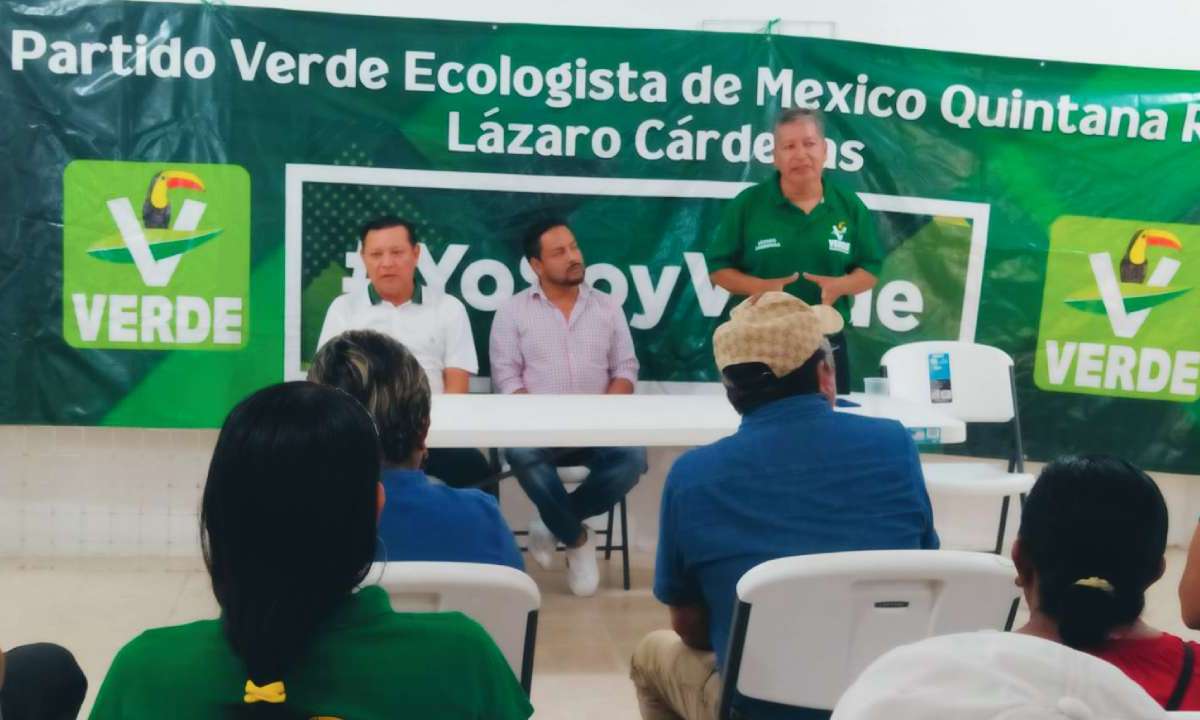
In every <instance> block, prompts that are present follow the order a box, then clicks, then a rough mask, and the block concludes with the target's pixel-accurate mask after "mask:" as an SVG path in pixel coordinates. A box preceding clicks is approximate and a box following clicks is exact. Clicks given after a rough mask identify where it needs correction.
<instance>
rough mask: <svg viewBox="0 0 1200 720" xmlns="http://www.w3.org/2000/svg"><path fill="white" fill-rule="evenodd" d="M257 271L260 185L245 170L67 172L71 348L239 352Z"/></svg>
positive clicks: (66, 291) (120, 166) (144, 166)
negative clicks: (254, 187) (253, 198)
mask: <svg viewBox="0 0 1200 720" xmlns="http://www.w3.org/2000/svg"><path fill="white" fill-rule="evenodd" d="M139 210H140V212H139ZM184 256H187V260H186V262H184V261H183V258H184ZM249 267H250V181H249V176H248V175H247V174H246V171H245V170H243V169H242V168H241V167H238V166H236V165H198V164H170V165H152V164H150V163H129V162H107V161H91V160H77V161H75V162H72V163H71V164H70V165H68V166H67V170H66V173H65V174H64V177H63V334H64V336H65V337H66V339H67V342H68V343H70V344H71V345H74V346H76V347H84V348H127V349H167V348H177V349H179V348H187V349H198V350H227V349H237V348H239V347H241V346H242V345H244V344H245V340H246V327H247V317H246V315H247V310H248V303H249V297H248V296H249V285H250V282H249Z"/></svg>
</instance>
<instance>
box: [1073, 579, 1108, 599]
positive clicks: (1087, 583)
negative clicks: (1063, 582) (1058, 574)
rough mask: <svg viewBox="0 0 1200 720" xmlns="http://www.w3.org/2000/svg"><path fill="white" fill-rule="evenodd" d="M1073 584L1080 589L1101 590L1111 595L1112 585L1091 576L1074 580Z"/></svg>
mask: <svg viewBox="0 0 1200 720" xmlns="http://www.w3.org/2000/svg"><path fill="white" fill-rule="evenodd" d="M1074 584H1075V585H1079V586H1080V587H1086V588H1094V589H1096V590H1103V591H1104V592H1106V593H1108V594H1109V595H1112V594H1113V586H1112V583H1110V582H1109V581H1107V580H1105V579H1104V578H1102V577H1095V576H1093V577H1087V578H1080V579H1078V580H1076V581H1075V583H1074Z"/></svg>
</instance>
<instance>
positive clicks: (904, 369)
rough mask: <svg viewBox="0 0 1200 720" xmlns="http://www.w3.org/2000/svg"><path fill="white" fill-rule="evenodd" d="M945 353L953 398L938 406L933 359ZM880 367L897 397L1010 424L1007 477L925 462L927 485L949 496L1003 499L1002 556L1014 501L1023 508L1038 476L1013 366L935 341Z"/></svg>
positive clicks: (966, 417)
mask: <svg viewBox="0 0 1200 720" xmlns="http://www.w3.org/2000/svg"><path fill="white" fill-rule="evenodd" d="M940 353H945V354H946V355H947V356H948V357H949V361H950V397H949V398H944V399H943V400H944V401H940V402H936V403H935V402H934V400H933V397H932V395H933V393H932V387H931V382H930V379H929V374H930V373H929V362H930V357H931V356H932V355H937V354H940ZM880 365H881V366H882V367H883V369H884V372H885V373H886V374H887V377H888V391H889V394H890V395H892V396H893V397H898V398H901V399H903V400H907V401H909V402H915V403H924V404H928V405H935V406H936V407H938V408H939V409H942V410H945V411H947V412H949V413H950V414H952V415H954V416H955V417H956V418H958V419H959V420H962V421H963V422H966V423H1007V424H1008V425H1009V429H1010V431H1011V434H1012V450H1011V452H1010V454H1009V458H1008V470H1007V472H1005V471H1003V470H1001V469H999V468H997V467H995V466H993V465H989V464H987V463H922V465H921V470H922V472H923V473H924V475H925V484H926V486H927V487H929V489H930V490H931V491H933V492H937V493H940V494H944V495H973V496H981V495H982V496H987V497H999V498H1001V502H1000V524H999V528H998V530H997V532H996V549H995V552H996V553H997V554H999V553H1001V552H1003V550H1004V531H1005V528H1006V524H1007V522H1008V506H1009V498H1011V497H1012V496H1014V495H1016V496H1017V497H1019V498H1020V501H1021V503H1022V504H1024V502H1025V495H1026V494H1027V493H1028V492H1029V490H1030V488H1032V487H1033V483H1034V477H1033V475H1030V474H1028V473H1026V472H1025V450H1024V445H1023V444H1022V441H1021V415H1020V411H1019V409H1018V406H1017V393H1016V381H1015V379H1014V376H1013V361H1012V358H1011V357H1009V356H1008V354H1007V353H1005V352H1004V351H1003V350H1000V349H998V348H994V347H991V346H989V345H978V344H975V343H965V342H952V341H936V342H918V343H909V344H907V345H900V346H897V347H894V348H892V349H890V350H888V351H887V352H886V353H884V355H883V358H882V359H881V360H880Z"/></svg>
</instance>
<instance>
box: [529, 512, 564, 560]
mask: <svg viewBox="0 0 1200 720" xmlns="http://www.w3.org/2000/svg"><path fill="white" fill-rule="evenodd" d="M557 548H558V540H557V539H555V537H554V533H552V532H550V528H548V527H546V523H544V522H542V521H541V520H534V521H532V522H530V523H529V556H530V557H532V558H533V559H534V562H536V563H537V564H538V565H541V566H542V567H543V568H545V569H546V570H549V569H550V568H551V566H553V565H554V553H555V550H556V549H557Z"/></svg>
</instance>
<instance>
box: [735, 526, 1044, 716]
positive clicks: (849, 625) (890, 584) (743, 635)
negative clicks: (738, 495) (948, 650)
mask: <svg viewBox="0 0 1200 720" xmlns="http://www.w3.org/2000/svg"><path fill="white" fill-rule="evenodd" d="M1016 576H1017V572H1016V568H1014V567H1013V564H1012V561H1010V560H1008V559H1006V558H1001V557H997V556H996V555H992V554H990V553H972V552H959V551H950V550H870V551H863V552H845V553H829V554H821V555H800V556H795V557H786V558H780V559H778V560H771V561H768V562H765V563H762V564H760V565H758V566H756V567H754V568H752V569H751V570H750V571H749V572H747V573H746V574H745V575H743V576H742V579H741V580H740V581H738V584H737V596H738V604H737V609H736V610H735V612H734V618H733V627H732V629H731V631H730V642H729V650H728V652H727V653H726V656H725V670H724V673H723V677H724V679H725V686H724V691H723V693H724V694H723V696H722V703H721V714H720V715H719V717H721V718H726V717H728V716H729V715H728V708H729V706H730V700H731V699H732V692H731V688H733V687H736V688H737V691H738V692H739V693H741V694H742V695H744V696H746V697H749V698H756V699H759V700H766V701H769V702H774V703H781V704H784V705H793V706H798V707H807V708H816V709H820V710H830V709H832V708H833V707H834V705H836V704H837V700H838V698H839V697H841V695H842V693H843V692H844V691H845V689H846V688H847V687H848V686H849V685H850V683H851V682H853V681H854V679H855V678H856V677H857V676H858V674H859V673H860V672H862V670H863V669H864V668H865V667H866V666H867V665H869V664H870V663H871V662H872V661H873V660H875V659H876V658H878V657H879V656H880V655H882V654H883V653H885V652H887V651H888V650H890V649H892V648H894V647H897V646H899V645H903V644H906V643H910V642H915V641H917V640H920V639H922V638H926V637H930V636H933V635H944V634H948V633H956V632H968V631H973V630H985V629H990V630H1004V629H1007V628H1008V627H1009V626H1010V625H1011V623H1012V618H1013V615H1014V614H1015V610H1016V602H1017V600H1018V599H1019V597H1020V594H1019V590H1018V588H1017V587H1016V585H1015V583H1014V582H1013V580H1014V579H1015V578H1016Z"/></svg>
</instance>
